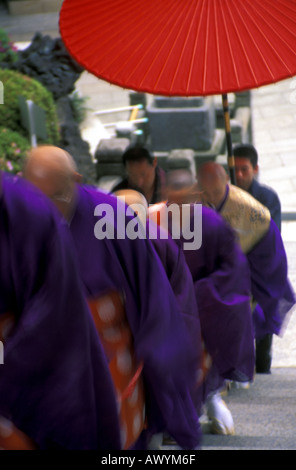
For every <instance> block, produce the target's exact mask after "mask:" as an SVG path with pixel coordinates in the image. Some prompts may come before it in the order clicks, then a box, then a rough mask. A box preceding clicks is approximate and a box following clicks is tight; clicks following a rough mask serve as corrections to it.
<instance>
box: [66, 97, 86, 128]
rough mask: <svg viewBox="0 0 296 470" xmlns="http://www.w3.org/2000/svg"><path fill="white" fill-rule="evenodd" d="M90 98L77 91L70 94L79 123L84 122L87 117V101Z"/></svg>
mask: <svg viewBox="0 0 296 470" xmlns="http://www.w3.org/2000/svg"><path fill="white" fill-rule="evenodd" d="M88 99H89V98H88V97H87V96H80V95H79V93H78V92H77V91H74V92H73V93H72V94H71V95H70V100H71V108H72V113H73V118H74V119H75V121H76V122H77V123H78V124H82V123H83V121H84V119H85V118H86V114H87V111H88V110H89V108H87V107H86V105H85V103H86V101H87V100H88Z"/></svg>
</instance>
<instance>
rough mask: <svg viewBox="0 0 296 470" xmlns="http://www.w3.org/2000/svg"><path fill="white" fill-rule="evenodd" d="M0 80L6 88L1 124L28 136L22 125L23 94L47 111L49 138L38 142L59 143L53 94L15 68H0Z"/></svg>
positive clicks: (0, 106) (0, 116) (0, 112)
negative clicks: (20, 97) (21, 102)
mask: <svg viewBox="0 0 296 470" xmlns="http://www.w3.org/2000/svg"><path fill="white" fill-rule="evenodd" d="M0 81H1V82H2V83H3V89H4V104H2V105H0V126H4V127H7V128H9V129H11V130H14V131H17V132H19V133H20V134H22V135H23V136H26V137H27V136H28V132H27V131H26V130H25V129H24V128H23V127H22V125H21V112H20V107H19V96H20V95H22V96H23V97H24V98H25V99H27V100H32V101H33V102H34V103H35V104H36V105H37V106H39V107H40V108H43V110H44V111H45V114H46V130H47V139H46V142H44V141H41V140H40V141H38V143H49V144H58V143H59V138H60V137H59V126H58V117H57V112H56V107H55V103H54V100H53V97H52V94H51V93H50V92H49V91H48V90H47V89H46V88H45V87H44V86H43V85H42V84H41V83H39V82H38V81H37V80H34V79H33V78H30V77H28V76H26V75H22V74H20V73H19V72H15V71H14V70H7V69H0Z"/></svg>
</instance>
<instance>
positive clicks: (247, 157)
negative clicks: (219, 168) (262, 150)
mask: <svg viewBox="0 0 296 470" xmlns="http://www.w3.org/2000/svg"><path fill="white" fill-rule="evenodd" d="M233 155H234V159H235V173H236V183H237V186H238V187H239V188H241V189H244V190H245V191H247V190H248V189H249V187H250V186H251V184H252V181H253V179H254V176H255V175H257V173H258V154H257V151H256V149H255V147H253V145H251V144H239V145H236V146H235V147H234V149H233Z"/></svg>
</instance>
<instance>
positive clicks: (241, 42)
mask: <svg viewBox="0 0 296 470" xmlns="http://www.w3.org/2000/svg"><path fill="white" fill-rule="evenodd" d="M234 3H235V2H234ZM228 10H229V14H230V16H231V19H232V24H233V27H234V29H235V31H236V34H237V36H238V40H239V42H240V45H241V48H242V51H243V53H244V55H245V58H246V61H247V63H248V66H249V69H250V71H251V74H252V75H253V79H254V81H255V83H256V85H257V84H258V79H257V77H256V74H255V71H254V68H253V67H252V64H251V61H250V59H249V56H248V54H247V51H246V48H245V46H244V43H243V41H242V39H241V37H240V34H239V31H238V28H237V25H236V24H235V21H234V18H233V14H232V11H231V10H230V9H228ZM237 12H238V14H239V16H240V17H241V15H240V12H239V11H238V10H237ZM241 20H242V22H243V23H244V24H245V22H244V20H243V18H242V17H241ZM245 26H246V25H245Z"/></svg>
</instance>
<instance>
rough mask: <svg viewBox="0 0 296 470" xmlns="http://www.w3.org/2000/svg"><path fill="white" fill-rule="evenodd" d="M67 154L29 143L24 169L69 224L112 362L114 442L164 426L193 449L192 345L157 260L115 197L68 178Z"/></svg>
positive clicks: (196, 436)
mask: <svg viewBox="0 0 296 470" xmlns="http://www.w3.org/2000/svg"><path fill="white" fill-rule="evenodd" d="M69 157H70V156H69V155H68V154H66V152H64V151H62V150H61V149H57V148H55V147H40V148H37V149H33V150H32V151H31V153H30V156H29V159H28V161H27V164H26V167H25V171H24V176H25V177H26V178H28V179H29V180H31V182H33V183H34V184H35V185H37V186H39V187H40V189H42V190H43V191H44V192H45V194H46V195H47V196H48V197H50V198H51V199H52V200H53V202H54V203H55V204H56V205H57V207H58V208H59V210H60V211H61V213H62V214H63V215H64V216H65V217H66V219H67V220H68V223H69V225H70V230H71V233H72V236H73V240H74V244H75V246H76V252H77V255H78V260H79V266H80V273H81V278H82V280H83V283H84V287H85V293H86V296H87V298H88V302H89V304H90V306H91V309H92V312H93V315H94V318H95V321H96V324H97V327H98V331H99V332H100V337H101V338H102V342H103V345H104V349H105V351H106V354H107V357H108V361H109V365H110V370H111V366H112V365H114V369H113V371H112V377H113V380H114V385H115V389H116V393H117V396H118V401H119V405H120V410H121V411H122V413H121V423H122V429H121V431H122V446H123V448H129V447H131V446H132V447H134V446H137V445H138V442H143V441H144V439H143V436H144V437H145V436H151V435H153V434H155V433H159V432H163V431H167V432H168V433H169V434H170V435H171V436H172V437H173V438H174V439H175V440H176V441H177V443H178V444H179V445H180V446H181V447H183V448H195V447H197V446H199V444H200V427H199V422H198V416H197V414H196V411H195V408H194V405H193V401H192V398H191V395H190V390H191V386H192V382H193V376H194V374H193V371H195V369H196V363H197V361H198V352H197V348H194V347H193V345H192V343H191V341H190V340H189V333H188V330H187V326H186V323H185V320H184V318H183V316H182V314H181V312H180V309H179V307H178V304H177V303H176V301H175V297H174V293H173V291H172V288H171V286H170V284H169V281H168V279H167V276H166V273H165V271H164V268H163V266H162V263H161V261H160V260H159V258H158V256H157V255H156V253H155V249H154V247H153V246H152V244H151V242H150V241H149V240H148V239H147V238H146V237H141V236H140V235H139V234H136V233H135V232H134V231H133V230H132V227H133V223H134V216H132V215H130V214H126V212H125V206H124V205H123V204H122V203H120V201H119V203H118V200H117V199H116V198H115V197H113V196H110V195H107V194H104V193H103V192H101V191H98V190H97V189H95V188H89V187H86V186H82V185H77V184H76V182H75V177H76V176H75V175H76V173H75V168H74V167H73V161H72V159H71V158H69ZM129 229H130V232H129V235H128V236H127V232H128V230H129ZM133 235H134V237H133ZM131 238H134V239H131ZM96 311H97V312H98V314H97V313H96ZM98 317H100V318H98ZM118 318H119V320H120V321H118ZM99 320H100V321H99ZM113 320H114V321H115V323H112V321H113ZM122 325H125V326H124V328H122ZM123 333H124V334H123ZM119 369H120V370H119ZM125 374H126V378H127V380H125V381H124V377H123V376H124V375H125ZM119 375H120V378H119ZM143 405H144V406H145V409H143ZM141 407H142V408H141ZM124 410H125V416H123V411H124ZM142 439H143V441H141V440H142ZM141 445H143V446H145V443H143V444H141Z"/></svg>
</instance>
